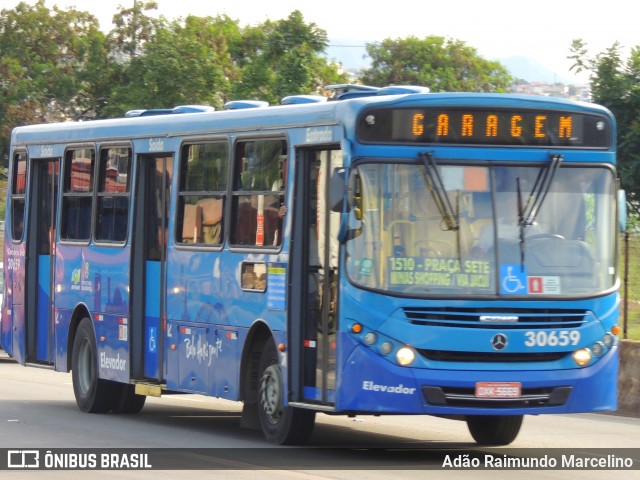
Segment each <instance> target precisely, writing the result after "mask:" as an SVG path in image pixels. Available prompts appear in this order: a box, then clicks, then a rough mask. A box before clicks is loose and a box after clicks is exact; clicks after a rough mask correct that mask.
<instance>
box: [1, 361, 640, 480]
mask: <svg viewBox="0 0 640 480" xmlns="http://www.w3.org/2000/svg"><path fill="white" fill-rule="evenodd" d="M241 407H242V406H241V404H240V403H235V402H228V401H224V400H217V399H212V398H207V397H203V396H199V395H176V396H164V397H162V398H149V399H148V401H147V404H146V405H145V408H144V409H143V410H142V412H140V413H139V414H137V415H114V414H104V415H93V414H85V413H82V412H80V411H79V410H78V408H77V407H76V403H75V399H74V397H73V388H72V385H71V376H70V375H69V374H64V373H58V372H54V371H52V370H48V369H40V368H25V367H23V366H20V365H17V364H16V363H15V362H13V361H11V360H10V359H8V358H7V357H6V355H5V354H4V352H0V454H2V455H4V454H5V453H4V452H3V451H2V449H11V450H12V451H15V450H23V451H24V450H39V451H40V453H41V454H42V456H44V453H43V452H45V451H51V452H52V453H56V452H63V453H64V454H65V455H67V454H68V453H69V452H71V453H72V454H78V453H85V454H86V455H95V457H93V459H94V460H95V463H97V464H98V465H99V464H100V460H101V455H102V454H107V453H109V452H111V450H110V449H116V450H115V451H116V452H121V451H122V450H117V449H127V452H133V453H135V454H136V455H138V454H139V455H140V458H139V459H136V458H133V457H132V458H133V459H131V458H127V459H124V460H126V461H127V462H134V461H138V460H140V461H142V460H141V459H142V458H143V457H142V455H143V453H145V452H146V453H149V452H150V453H149V455H150V457H149V458H147V461H148V462H150V463H151V464H152V465H153V463H155V465H154V468H158V467H159V466H163V465H167V467H166V468H169V469H170V470H157V469H156V470H153V471H144V472H143V471H139V470H102V471H92V472H87V471H70V470H64V471H61V470H58V471H30V472H25V471H11V470H9V471H2V472H0V477H1V478H2V479H3V480H4V479H13V478H16V479H26V478H46V479H50V478H52V479H57V478H60V479H73V478H79V479H80V478H82V479H85V478H92V479H93V478H118V479H120V478H136V479H142V478H149V476H150V475H153V477H154V480H155V479H164V478H167V479H172V480H175V479H176V478H178V477H181V476H184V475H185V474H186V475H188V478H189V480H191V479H198V478H229V477H233V478H241V479H244V478H246V479H251V480H256V475H259V476H260V480H263V479H271V478H295V479H319V478H335V479H352V478H371V479H383V478H384V479H389V478H403V479H405V478H453V479H461V478H474V479H475V478H487V479H489V478H491V479H495V478H567V479H568V478H575V477H576V476H577V475H580V477H581V478H598V479H600V478H601V477H602V476H603V475H610V474H612V473H613V474H615V476H616V479H618V478H640V472H639V471H638V470H634V471H630V470H626V469H624V468H623V469H617V470H616V471H613V470H612V469H611V468H605V469H603V470H597V469H589V470H582V471H576V470H575V469H574V470H573V471H569V470H555V469H548V468H539V469H537V470H531V469H529V468H526V469H522V470H511V469H507V468H503V467H496V465H499V464H498V463H496V462H499V461H501V460H502V459H503V458H504V457H505V456H508V457H509V458H512V457H518V458H524V459H527V458H530V457H531V458H536V459H539V458H544V457H545V456H547V457H549V456H552V457H553V456H556V458H558V460H559V461H562V457H561V456H565V457H566V456H570V455H574V456H575V457H576V458H577V457H581V456H582V455H583V454H584V455H586V456H587V457H590V456H593V455H594V451H593V450H590V449H600V450H598V451H595V452H596V453H595V455H596V456H598V457H607V456H609V455H613V457H614V461H615V460H616V459H618V460H619V461H626V459H631V461H632V462H633V463H634V466H635V468H639V467H640V419H638V418H629V417H621V416H616V415H604V414H578V415H542V416H527V417H525V421H524V425H523V427H522V430H521V432H520V435H519V436H518V438H517V439H516V440H515V442H514V443H513V444H512V445H510V446H508V447H501V448H483V449H477V448H476V447H475V444H474V443H473V441H472V439H471V436H470V435H469V433H468V431H467V428H466V425H465V423H463V422H456V421H451V420H444V419H439V418H434V417H426V416H425V417H414V416H385V417H373V416H362V417H356V418H348V417H343V416H329V415H324V414H319V415H318V417H317V422H316V428H315V430H314V433H313V435H312V437H311V439H310V442H309V447H308V448H295V447H273V446H271V445H269V444H267V443H266V442H265V441H264V440H263V438H262V435H261V433H260V432H259V431H253V430H246V429H242V428H240V427H239V422H240V411H241ZM60 449H67V450H60ZM146 449H152V450H146ZM86 452H88V453H86ZM547 452H548V453H547ZM14 453H15V452H14ZM65 455H60V456H59V457H57V458H58V461H59V462H62V461H69V460H68V459H69V456H68V455H67V456H66V457H65ZM466 455H469V456H466ZM474 456H475V457H477V458H478V463H479V465H478V466H479V467H480V468H474V469H473V470H469V469H467V470H465V469H460V468H455V467H456V465H453V468H449V466H446V467H445V468H444V469H443V468H442V465H443V462H444V461H448V462H450V463H451V464H455V463H456V462H463V461H464V460H465V459H466V460H467V461H468V462H473V458H474ZM49 458H53V457H49ZM76 458H79V457H76ZM487 458H491V459H493V460H494V463H492V464H490V465H489V467H488V468H484V469H483V468H482V467H486V465H485V463H484V462H485V461H486V459H487ZM42 459H43V457H41V460H42ZM65 459H66V460H65ZM87 459H91V458H90V457H85V459H84V460H87ZM447 459H448V460H447ZM547 460H548V458H547ZM116 461H120V462H121V461H123V459H121V458H119V457H118V460H116ZM529 461H533V460H529ZM537 461H541V460H537ZM1 462H2V458H0V465H2V463H1ZM574 466H575V464H574ZM176 469H180V470H176Z"/></svg>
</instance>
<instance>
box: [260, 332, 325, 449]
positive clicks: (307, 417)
mask: <svg viewBox="0 0 640 480" xmlns="http://www.w3.org/2000/svg"><path fill="white" fill-rule="evenodd" d="M258 378H259V381H260V383H259V385H260V386H259V392H258V418H259V419H260V427H261V428H262V432H263V433H264V436H265V438H266V439H267V440H268V441H269V442H271V443H276V444H279V445H295V444H301V443H305V442H306V441H307V439H308V438H309V436H310V435H311V431H312V430H313V425H314V422H315V412H314V411H312V410H304V409H300V408H295V407H285V406H284V385H283V381H282V369H281V368H280V362H279V361H278V353H277V351H276V347H275V345H274V344H273V341H272V340H267V342H266V343H265V346H264V348H263V350H262V355H261V356H260V369H259V373H258Z"/></svg>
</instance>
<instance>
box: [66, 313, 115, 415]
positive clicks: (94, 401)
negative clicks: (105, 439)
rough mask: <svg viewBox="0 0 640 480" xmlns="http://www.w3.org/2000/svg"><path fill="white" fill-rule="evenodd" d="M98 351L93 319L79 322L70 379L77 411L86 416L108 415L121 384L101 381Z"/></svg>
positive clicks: (74, 340)
mask: <svg viewBox="0 0 640 480" xmlns="http://www.w3.org/2000/svg"><path fill="white" fill-rule="evenodd" d="M97 352H98V349H97V348H96V339H95V335H94V333H93V326H92V324H91V320H89V319H88V318H83V319H82V320H81V321H80V325H79V326H78V330H77V331H76V336H75V338H74V339H73V352H72V357H71V370H72V371H71V378H72V380H73V393H74V395H75V397H76V403H77V404H78V408H80V410H81V411H83V412H85V413H106V412H108V411H110V410H112V409H113V407H114V405H115V403H116V400H117V397H118V394H119V393H120V392H121V384H120V383H116V382H111V381H109V380H103V379H101V378H98V355H97Z"/></svg>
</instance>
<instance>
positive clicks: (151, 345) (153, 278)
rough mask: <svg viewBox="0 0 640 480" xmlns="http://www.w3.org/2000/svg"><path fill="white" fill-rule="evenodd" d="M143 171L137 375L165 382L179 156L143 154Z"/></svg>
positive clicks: (134, 338) (135, 272)
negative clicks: (173, 196)
mask: <svg viewBox="0 0 640 480" xmlns="http://www.w3.org/2000/svg"><path fill="white" fill-rule="evenodd" d="M138 167H139V172H138V176H137V182H136V196H135V199H136V200H135V212H134V216H135V218H134V239H133V251H132V276H131V285H132V287H131V305H132V314H133V317H132V322H131V323H132V325H131V343H130V345H131V365H132V368H131V376H132V378H134V379H138V380H140V379H155V380H161V379H162V377H163V355H162V351H163V350H162V349H163V347H164V336H163V332H164V316H165V298H166V294H165V290H166V289H165V287H166V260H167V241H168V233H167V232H168V220H169V199H170V198H171V178H172V174H173V157H172V156H171V155H140V157H139V162H138Z"/></svg>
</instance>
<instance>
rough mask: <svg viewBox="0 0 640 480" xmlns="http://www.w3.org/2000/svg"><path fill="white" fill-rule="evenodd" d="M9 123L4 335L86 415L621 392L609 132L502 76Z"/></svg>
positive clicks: (586, 113)
mask: <svg viewBox="0 0 640 480" xmlns="http://www.w3.org/2000/svg"><path fill="white" fill-rule="evenodd" d="M329 91H331V92H332V94H333V95H332V98H330V99H327V98H326V97H322V96H317V97H316V96H304V95H301V96H291V97H287V98H285V99H283V101H282V105H278V106H268V105H266V104H265V103H263V102H256V101H233V102H229V103H228V104H227V106H226V108H225V110H224V111H212V109H211V108H205V107H198V106H186V107H177V108H176V109H174V110H171V109H168V110H136V111H132V112H130V114H128V115H127V116H126V117H125V118H120V119H111V120H97V121H88V122H81V123H71V122H69V123H59V124H47V125H34V126H25V127H19V128H16V129H15V130H14V131H13V133H12V138H11V151H10V184H9V189H8V194H7V202H8V203H7V214H6V233H5V245H4V275H5V279H6V287H5V293H6V294H5V296H4V301H3V305H2V328H1V340H2V347H3V348H4V350H5V351H6V352H7V353H8V354H9V355H10V356H11V357H13V358H14V359H15V360H16V361H17V362H19V363H20V364H24V365H33V364H38V365H41V366H42V365H44V366H49V367H50V368H52V369H55V370H56V371H60V372H69V371H71V372H72V379H73V389H74V393H75V398H76V401H77V404H78V407H79V408H80V410H82V411H83V412H94V413H105V412H114V413H135V412H138V411H140V410H141V409H142V408H143V406H144V403H145V399H146V397H147V396H149V395H151V396H161V395H162V394H163V393H196V394H202V395H207V396H213V397H220V398H224V399H230V400H236V401H241V402H243V409H242V421H241V423H242V425H243V426H245V427H249V428H256V429H261V430H262V432H263V433H264V436H265V437H266V439H267V440H268V441H270V442H272V443H276V444H294V443H302V442H304V441H306V440H307V439H308V437H309V436H310V434H311V433H312V428H313V425H314V422H315V416H316V413H325V414H343V415H359V414H363V415H364V414H372V415H383V414H407V415H409V414H419V415H434V416H440V417H446V418H451V419H454V420H464V421H466V422H467V425H468V428H469V431H470V433H471V435H472V436H473V438H474V439H475V440H476V441H477V442H478V443H480V444H488V445H501V444H509V443H510V442H512V441H513V440H514V439H515V438H516V436H517V434H518V433H519V430H520V428H521V424H522V420H523V416H524V415H537V414H545V413H570V412H594V411H606V410H613V409H615V408H616V380H617V371H618V342H619V340H618V336H617V335H618V332H619V327H618V325H617V324H618V307H619V294H618V282H619V280H618V267H617V250H618V245H617V238H618V235H617V232H618V229H619V228H620V223H621V219H622V218H623V217H624V208H623V207H624V201H623V197H624V196H623V192H621V191H619V190H618V187H617V180H616V169H615V139H616V127H615V121H614V118H613V117H612V115H611V114H610V113H609V111H607V110H606V109H605V108H602V107H600V106H596V105H593V104H586V103H575V102H571V101H568V100H563V99H554V98H545V97H532V96H519V95H509V94H477V93H438V94H435V93H429V92H428V90H427V89H426V88H421V87H409V86H405V87H385V88H374V87H363V86H350V85H337V86H332V87H331V88H330V90H329Z"/></svg>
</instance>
